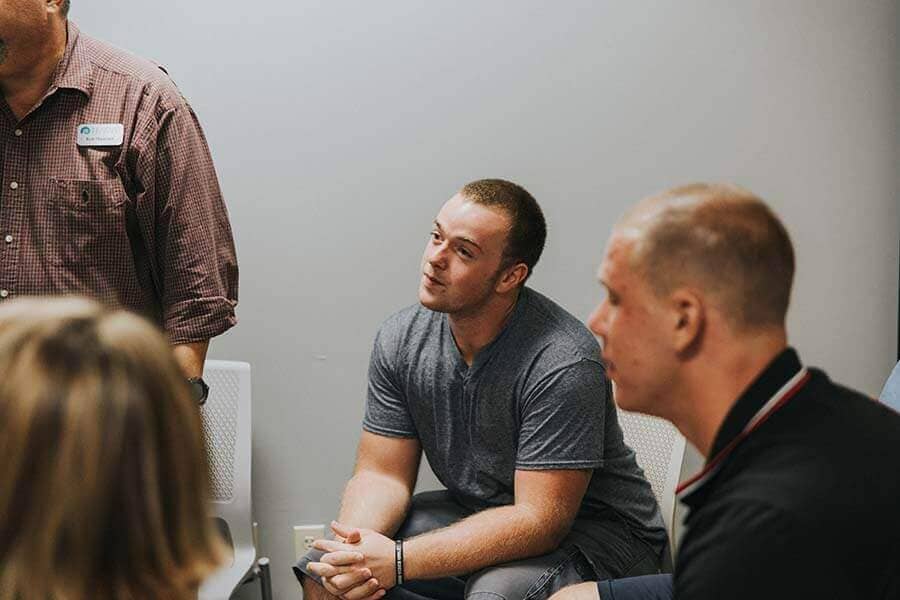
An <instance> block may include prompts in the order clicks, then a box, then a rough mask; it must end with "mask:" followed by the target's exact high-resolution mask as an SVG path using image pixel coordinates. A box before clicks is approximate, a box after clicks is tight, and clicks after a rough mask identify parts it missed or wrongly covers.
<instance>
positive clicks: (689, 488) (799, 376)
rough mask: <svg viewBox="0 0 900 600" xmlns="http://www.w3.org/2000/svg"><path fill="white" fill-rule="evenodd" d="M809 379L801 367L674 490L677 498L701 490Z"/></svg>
mask: <svg viewBox="0 0 900 600" xmlns="http://www.w3.org/2000/svg"><path fill="white" fill-rule="evenodd" d="M809 379H810V373H809V370H807V369H806V367H801V368H800V370H799V371H797V372H796V373H795V374H794V375H793V377H791V378H790V379H788V380H787V382H786V383H785V384H784V385H783V386H781V389H779V390H778V391H777V392H775V395H773V396H772V397H771V398H769V400H768V401H767V402H766V403H765V404H763V406H762V407H761V408H760V409H759V410H758V411H757V412H756V414H755V415H753V417H752V418H751V419H750V420H749V421H748V422H747V425H745V426H744V429H743V430H742V431H741V433H739V434H738V435H737V436H735V438H734V439H733V440H731V442H729V443H728V445H727V446H725V447H724V448H722V450H721V451H720V452H719V453H718V454H717V455H716V456H714V457H713V459H712V460H710V461H709V462H707V463H706V466H705V467H704V468H703V470H702V471H700V472H699V473H697V474H696V475H694V476H693V477H691V478H690V479H688V480H687V481H684V482H683V483H682V484H681V485H679V486H678V488H677V489H676V490H675V493H676V494H678V495H679V496H682V495H684V496H686V495H689V494H692V493H693V492H695V491H697V490H698V489H699V488H701V487H702V486H703V485H704V484H705V483H706V482H707V481H709V480H710V479H711V478H712V476H713V475H715V474H716V473H717V472H718V471H719V469H720V468H722V465H723V464H724V463H725V459H726V458H728V455H729V454H731V452H732V450H734V449H735V447H736V446H737V445H738V444H740V443H741V442H742V441H744V440H745V439H746V438H747V436H749V435H750V434H751V433H753V432H754V431H755V430H756V429H757V428H759V426H760V425H762V424H763V423H765V422H766V420H767V419H768V418H769V417H771V416H772V415H773V414H774V413H775V412H776V411H777V410H778V409H780V408H781V407H782V406H784V405H785V404H787V403H788V401H789V400H790V399H791V398H793V397H794V395H796V393H797V392H798V391H800V389H801V388H802V387H803V386H804V385H806V383H807V382H808V381H809Z"/></svg>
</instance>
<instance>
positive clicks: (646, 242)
mask: <svg viewBox="0 0 900 600" xmlns="http://www.w3.org/2000/svg"><path fill="white" fill-rule="evenodd" d="M616 234H618V235H621V236H624V237H626V238H631V239H633V241H634V243H633V246H632V253H631V257H630V259H631V266H632V267H633V268H634V269H635V270H636V271H638V272H639V273H640V274H641V275H642V277H643V278H644V279H645V281H646V282H647V283H648V284H649V285H650V287H651V288H652V289H653V291H654V292H655V293H656V294H657V295H658V296H665V295H668V294H669V293H671V292H672V291H673V290H675V289H676V288H678V287H682V286H689V287H695V288H698V289H700V290H702V291H703V293H704V294H706V295H707V296H708V297H710V298H711V299H712V301H713V302H714V303H715V304H716V305H717V307H718V309H719V310H720V311H721V312H722V313H723V315H725V317H726V319H727V320H728V321H729V322H730V324H731V326H732V327H734V328H735V329H737V330H752V329H761V328H768V327H773V326H775V327H783V326H784V320H785V314H786V313H787V308H788V302H789V300H790V293H791V284H792V282H793V278H794V251H793V247H792V246H791V240H790V237H789V236H788V233H787V231H786V230H785V228H784V225H782V223H781V221H779V220H778V217H776V216H775V214H774V213H772V211H771V210H770V209H769V207H768V206H766V204H765V203H764V202H763V201H762V200H760V199H759V198H758V197H756V196H754V195H753V194H751V193H750V192H748V191H747V190H743V189H741V188H738V187H735V186H729V185H717V184H692V185H688V186H683V187H678V188H673V189H671V190H668V191H666V192H663V193H662V194H659V195H657V196H653V197H651V198H648V199H646V200H644V201H643V202H641V203H639V204H638V205H637V206H636V207H635V208H634V209H633V210H632V211H631V212H629V213H628V214H627V215H626V216H625V217H624V219H623V220H622V221H621V222H620V223H619V224H618V225H617V226H616Z"/></svg>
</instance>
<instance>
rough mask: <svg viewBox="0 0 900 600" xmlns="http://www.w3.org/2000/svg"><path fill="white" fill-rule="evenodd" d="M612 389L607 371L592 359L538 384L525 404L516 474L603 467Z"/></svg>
mask: <svg viewBox="0 0 900 600" xmlns="http://www.w3.org/2000/svg"><path fill="white" fill-rule="evenodd" d="M607 389H608V386H607V384H606V376H605V374H604V372H603V367H602V366H601V365H600V364H599V363H598V362H596V361H593V360H588V359H583V360H580V361H578V362H577V363H574V364H572V365H569V366H566V367H563V368H561V369H558V370H555V371H553V372H551V373H549V374H548V375H546V376H544V377H543V378H542V379H541V380H540V381H538V382H537V384H536V385H535V386H534V387H533V388H532V389H531V390H529V392H528V393H527V396H526V397H525V399H524V402H523V407H522V415H521V426H520V430H519V448H518V453H517V456H516V468H517V469H525V470H540V469H594V468H597V467H600V466H602V464H603V427H604V415H605V414H606V404H607V401H608V398H607Z"/></svg>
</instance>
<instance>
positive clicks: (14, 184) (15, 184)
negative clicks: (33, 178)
mask: <svg viewBox="0 0 900 600" xmlns="http://www.w3.org/2000/svg"><path fill="white" fill-rule="evenodd" d="M9 187H11V188H12V189H14V190H17V189H19V182H18V181H13V182H12V183H10V184H9Z"/></svg>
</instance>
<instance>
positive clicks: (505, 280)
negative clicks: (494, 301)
mask: <svg viewBox="0 0 900 600" xmlns="http://www.w3.org/2000/svg"><path fill="white" fill-rule="evenodd" d="M526 277H528V265H526V264H525V263H517V264H515V265H513V266H512V267H510V268H508V269H506V272H504V273H503V275H502V276H501V277H500V280H499V281H498V282H497V286H496V290H497V292H498V293H500V294H504V293H506V292H509V291H511V290H513V289H515V288H517V287H519V286H520V285H521V284H522V282H523V281H525V278H526Z"/></svg>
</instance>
